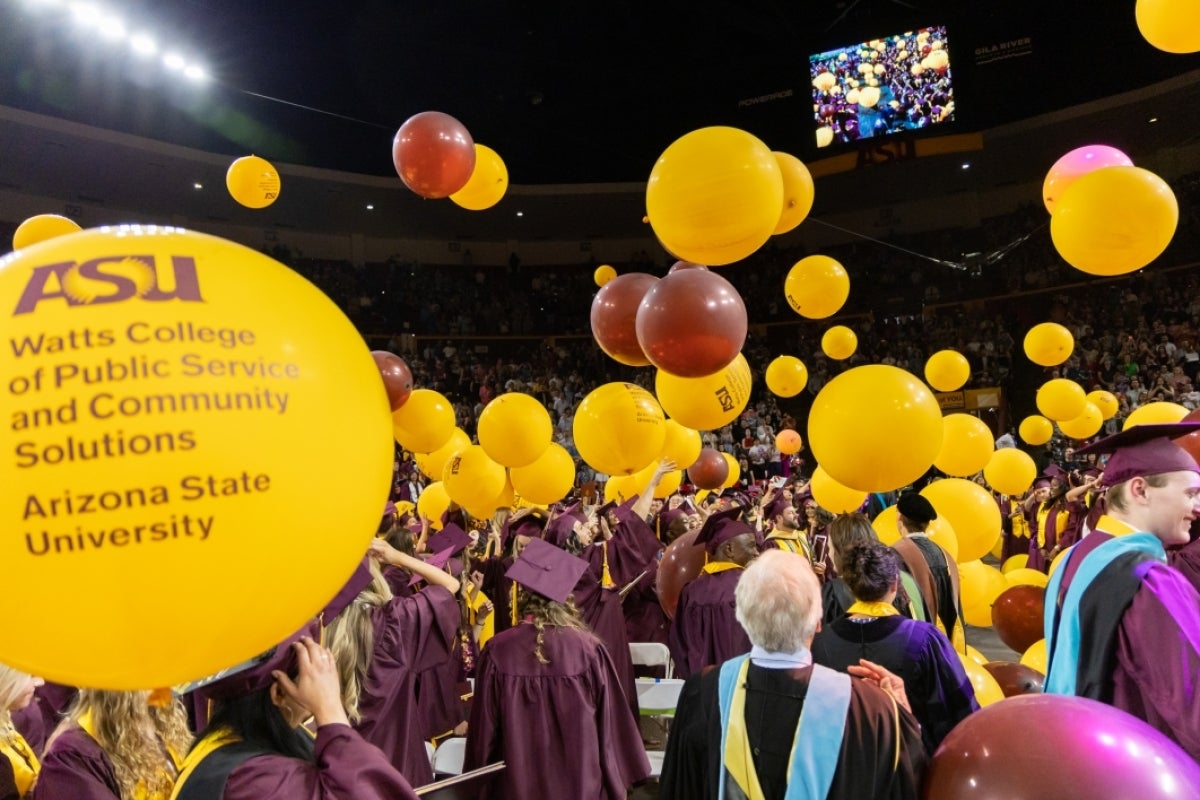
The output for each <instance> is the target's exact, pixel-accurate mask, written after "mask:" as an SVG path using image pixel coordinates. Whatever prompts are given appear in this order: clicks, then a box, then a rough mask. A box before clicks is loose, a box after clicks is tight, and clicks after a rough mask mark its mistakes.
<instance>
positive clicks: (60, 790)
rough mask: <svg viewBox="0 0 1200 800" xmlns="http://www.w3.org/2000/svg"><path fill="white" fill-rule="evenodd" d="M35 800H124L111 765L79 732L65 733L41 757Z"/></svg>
mask: <svg viewBox="0 0 1200 800" xmlns="http://www.w3.org/2000/svg"><path fill="white" fill-rule="evenodd" d="M33 798H34V800H68V798H69V800H121V789H120V786H118V784H117V776H116V773H115V772H113V765H112V761H110V760H109V758H108V754H107V753H105V752H104V749H103V748H101V747H100V744H99V743H98V742H97V741H96V740H95V739H93V738H92V737H91V736H89V735H88V734H87V733H86V732H84V731H82V730H80V729H79V728H75V727H72V728H70V729H68V730H65V731H63V732H62V733H61V734H59V735H58V737H57V738H56V739H55V740H54V741H53V743H51V745H50V747H49V748H48V749H47V750H46V752H45V754H44V755H43V756H42V768H41V771H40V772H39V773H38V779H37V783H36V784H35V785H34V787H33Z"/></svg>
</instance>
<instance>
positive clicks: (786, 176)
mask: <svg viewBox="0 0 1200 800" xmlns="http://www.w3.org/2000/svg"><path fill="white" fill-rule="evenodd" d="M823 74H825V75H829V73H828V72H826V73H823ZM830 77H833V76H832V75H830ZM774 155H775V160H776V162H778V164H779V174H780V176H781V177H782V178H783V213H781V214H780V215H779V221H778V222H777V223H775V230H773V231H772V233H773V234H776V235H778V234H781V233H787V232H788V231H790V230H795V228H796V227H797V226H798V225H799V224H800V223H801V222H804V220H805V218H806V217H808V212H810V211H812V206H813V196H814V191H815V187H814V186H813V177H812V173H811V172H809V171H808V167H806V166H804V162H803V161H801V160H800V159H798V158H796V157H795V156H793V155H791V154H789V153H780V152H778V151H776V152H775V154H774Z"/></svg>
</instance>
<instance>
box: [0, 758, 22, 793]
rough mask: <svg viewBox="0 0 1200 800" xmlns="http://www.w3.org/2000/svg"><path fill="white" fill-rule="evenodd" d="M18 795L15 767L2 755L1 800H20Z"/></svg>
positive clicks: (0, 767) (0, 774) (0, 761)
mask: <svg viewBox="0 0 1200 800" xmlns="http://www.w3.org/2000/svg"><path fill="white" fill-rule="evenodd" d="M20 798H21V795H19V794H18V793H17V779H16V776H15V775H13V766H12V764H11V763H9V760H8V759H7V758H5V757H4V756H3V755H0V800H20Z"/></svg>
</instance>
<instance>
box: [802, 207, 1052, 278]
mask: <svg viewBox="0 0 1200 800" xmlns="http://www.w3.org/2000/svg"><path fill="white" fill-rule="evenodd" d="M809 220H810V221H812V222H815V223H816V224H818V225H824V226H825V227H827V228H833V229H834V230H835V231H841V232H842V233H846V234H849V235H851V236H856V237H858V238H859V239H866V240H867V241H868V242H874V243H875V244H881V245H883V246H884V247H890V248H891V249H893V250H898V251H900V252H901V253H905V254H907V255H910V256H913V257H914V258H920V259H924V260H925V261H931V262H933V263H934V264H938V265H939V266H943V267H950V268H951V269H957V270H962V271H968V270H970V269H971V265H969V264H965V263H962V262H959V261H947V260H945V259H943V258H935V257H934V256H927V255H925V254H924V253H918V252H916V251H915V250H909V249H907V248H904V247H901V246H900V245H897V244H892V243H891V242H885V241H883V240H882V239H876V238H874V237H872V236H867V235H866V234H865V233H859V232H858V231H852V230H850V229H849V228H843V227H841V226H840V225H834V224H833V223H832V222H825V221H824V220H821V219H817V218H815V217H809ZM1049 224H1050V223H1049V222H1043V223H1042V224H1041V225H1039V226H1037V227H1036V228H1034V229H1033V230H1031V231H1030V232H1029V233H1026V234H1025V235H1023V236H1019V237H1017V238H1016V239H1014V240H1013V241H1011V242H1009V243H1008V244H1006V245H1004V246H1003V247H1000V248H997V249H996V250H993V251H992V252H990V253H988V254H987V255H986V256H983V257H982V258H981V262H982V263H985V264H994V263H996V262H997V261H999V260H1000V259H1002V258H1004V257H1005V256H1006V255H1008V254H1009V253H1011V252H1012V251H1013V250H1015V249H1017V247H1019V246H1020V245H1022V244H1024V243H1025V242H1027V241H1028V240H1029V238H1030V237H1031V236H1033V235H1034V234H1035V233H1037V232H1038V231H1040V230H1041V229H1042V228H1045V227H1046V226H1047V225H1049Z"/></svg>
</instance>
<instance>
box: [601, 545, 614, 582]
mask: <svg viewBox="0 0 1200 800" xmlns="http://www.w3.org/2000/svg"><path fill="white" fill-rule="evenodd" d="M600 549H601V552H602V553H603V554H604V565H603V566H602V567H601V570H600V588H602V589H612V588H614V587H615V586H616V584H615V583H613V579H612V573H610V572H609V571H608V542H601V543H600Z"/></svg>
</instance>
